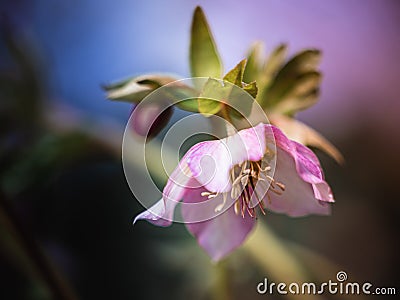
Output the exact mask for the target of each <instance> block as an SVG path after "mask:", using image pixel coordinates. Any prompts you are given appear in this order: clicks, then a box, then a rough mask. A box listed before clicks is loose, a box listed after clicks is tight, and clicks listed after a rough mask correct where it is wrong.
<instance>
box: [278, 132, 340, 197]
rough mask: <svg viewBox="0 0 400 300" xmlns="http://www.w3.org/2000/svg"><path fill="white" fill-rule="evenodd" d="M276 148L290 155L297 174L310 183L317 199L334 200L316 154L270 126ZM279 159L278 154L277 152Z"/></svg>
mask: <svg viewBox="0 0 400 300" xmlns="http://www.w3.org/2000/svg"><path fill="white" fill-rule="evenodd" d="M272 130H273V133H274V137H275V141H276V146H277V149H279V148H280V149H282V150H284V151H285V152H287V153H288V154H290V156H291V157H292V160H294V163H295V168H296V170H297V173H298V175H299V176H300V177H301V178H302V179H303V180H304V181H305V182H308V183H310V184H311V185H312V187H313V191H314V196H315V198H316V199H318V200H322V201H327V202H334V199H333V195H332V191H331V189H330V187H329V185H328V184H327V183H326V181H325V178H324V172H323V171H322V168H321V165H320V163H319V160H318V158H317V156H316V155H315V154H314V153H313V152H312V151H311V150H310V149H308V148H307V147H305V146H303V145H302V144H299V143H297V142H294V141H291V140H289V139H288V138H287V137H286V136H285V135H284V134H283V133H282V131H281V130H279V129H278V128H277V127H274V126H272ZM278 160H279V154H278Z"/></svg>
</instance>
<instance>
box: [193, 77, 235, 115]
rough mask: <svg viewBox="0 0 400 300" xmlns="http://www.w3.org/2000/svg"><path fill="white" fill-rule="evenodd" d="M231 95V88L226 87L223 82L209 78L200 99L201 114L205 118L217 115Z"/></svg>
mask: <svg viewBox="0 0 400 300" xmlns="http://www.w3.org/2000/svg"><path fill="white" fill-rule="evenodd" d="M229 93H230V87H224V86H223V85H222V82H220V81H218V80H216V79H213V78H209V79H208V80H207V82H206V83H205V84H204V87H203V90H202V92H201V93H200V96H199V98H198V104H199V112H200V113H202V114H203V115H205V116H210V115H215V114H217V113H218V112H219V111H220V110H221V108H222V107H223V104H224V100H225V101H226V99H227V96H228V95H229Z"/></svg>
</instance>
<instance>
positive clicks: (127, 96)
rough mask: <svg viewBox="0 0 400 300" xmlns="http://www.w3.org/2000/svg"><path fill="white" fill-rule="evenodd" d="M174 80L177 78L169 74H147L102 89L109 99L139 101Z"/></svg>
mask: <svg viewBox="0 0 400 300" xmlns="http://www.w3.org/2000/svg"><path fill="white" fill-rule="evenodd" d="M175 80H177V78H174V77H171V76H165V75H158V74H149V75H142V76H138V77H134V78H130V79H126V80H123V81H120V82H117V83H113V84H109V85H104V86H103V89H104V90H105V91H106V92H107V98H108V99H110V100H118V101H125V102H130V103H139V102H140V101H141V100H143V98H145V97H146V96H147V95H148V94H150V93H151V92H152V91H154V90H156V89H157V88H159V87H161V86H163V85H165V84H168V83H170V82H173V81H175Z"/></svg>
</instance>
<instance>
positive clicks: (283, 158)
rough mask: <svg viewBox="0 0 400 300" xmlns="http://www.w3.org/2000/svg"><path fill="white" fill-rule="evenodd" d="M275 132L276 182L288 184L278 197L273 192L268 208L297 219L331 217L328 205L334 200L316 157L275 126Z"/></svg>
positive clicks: (271, 192) (270, 193) (270, 192)
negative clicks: (315, 216) (301, 217)
mask: <svg viewBox="0 0 400 300" xmlns="http://www.w3.org/2000/svg"><path fill="white" fill-rule="evenodd" d="M272 130H273V133H274V137H275V141H276V145H277V162H276V169H275V174H274V179H275V180H276V181H277V182H281V183H283V184H284V185H285V191H284V192H283V193H282V195H278V194H276V193H274V192H273V191H272V190H269V191H268V195H267V197H265V198H264V202H265V205H266V207H267V208H268V209H270V210H272V211H275V212H278V213H285V214H287V215H289V216H293V217H298V216H305V215H308V214H319V215H328V214H330V205H329V203H328V202H334V200H333V196H332V192H331V189H330V187H329V185H328V184H327V183H326V182H325V180H324V175H323V172H322V169H321V167H320V164H319V161H318V159H317V157H316V156H315V154H314V153H312V151H311V150H309V149H308V148H306V147H305V146H303V145H301V144H298V143H296V142H293V141H290V140H289V139H288V138H287V137H286V136H285V135H284V134H283V133H282V132H281V131H280V130H279V129H278V128H276V127H274V126H272Z"/></svg>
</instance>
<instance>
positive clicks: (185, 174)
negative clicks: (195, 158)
mask: <svg viewBox="0 0 400 300" xmlns="http://www.w3.org/2000/svg"><path fill="white" fill-rule="evenodd" d="M186 156H187V154H186V155H185V156H184V157H183V159H182V160H181V162H180V163H179V165H178V167H177V168H176V169H175V170H174V172H172V174H171V176H170V178H169V179H168V182H167V184H166V186H165V187H164V190H163V198H162V199H161V200H159V201H158V202H157V203H156V204H154V205H153V206H152V207H150V208H149V209H148V210H146V211H144V212H142V213H141V214H139V215H138V216H136V218H135V220H134V221H133V223H134V224H135V222H136V221H137V220H141V219H145V220H148V221H149V222H151V223H153V224H155V225H158V226H169V225H171V223H172V221H173V217H174V211H175V207H176V205H177V204H178V203H179V201H181V200H182V197H183V194H184V193H185V190H186V189H187V188H190V187H191V184H190V179H191V174H190V171H189V168H188V166H187V164H186V163H185V158H186Z"/></svg>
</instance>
